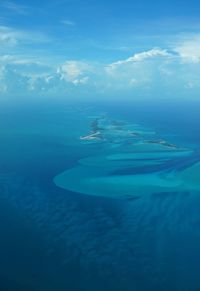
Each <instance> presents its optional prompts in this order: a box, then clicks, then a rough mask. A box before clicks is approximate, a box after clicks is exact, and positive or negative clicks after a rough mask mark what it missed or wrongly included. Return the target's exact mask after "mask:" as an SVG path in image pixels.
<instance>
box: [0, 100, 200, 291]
mask: <svg viewBox="0 0 200 291" xmlns="http://www.w3.org/2000/svg"><path fill="white" fill-rule="evenodd" d="M199 108H200V107H199V104H198V102H196V101H190V102H188V101H187V102H180V101H176V102H175V101H174V102H172V101H170V102H167V101H164V102H145V103H144V102H133V101H126V102H125V101H124V102H119V101H118V102H115V103H113V102H112V103H111V102H93V103H92V104H88V103H87V104H86V103H84V102H83V101H81V102H78V103H75V102H74V103H72V102H70V103H69V102H68V101H63V100H62V101H59V102H58V101H55V100H54V101H53V100H51V101H47V100H46V101H40V102H39V101H34V102H33V101H29V102H19V103H18V104H17V103H16V104H13V103H11V102H9V101H8V102H4V103H2V104H1V108H0V290H2V291H4V290H8V291H10V290H11V291H12V290H13V291H15V290H17V291H18V290H20V291H21V290H34V291H35V290H39V291H40V290H41V291H43V290H45V291H48V290H52V291H54V290H55V291H57V290H60V291H64V290H70V291H73V290H77V291H79V290H80V291H94V290H95V291H100V290H101V291H102V290H106V291H107V290H109V291H143V290H144V291H151V290H153V291H154V290H159V291H169V290H170V291H174V290H178V291H179V290H180V291H198V290H200V276H199V275H200V271H199V270H200V251H199V246H200V193H191V192H190V193H188V192H183V193H169V194H168V193H165V194H163V193H159V194H156V195H150V196H149V197H148V198H145V199H136V200H129V199H120V200H118V199H110V198H103V197H94V196H87V195H84V194H81V193H73V192H69V191H67V190H62V189H60V188H58V187H56V186H55V184H54V183H53V178H54V177H55V176H56V175H57V174H59V173H61V172H62V171H64V170H66V169H67V168H70V167H72V166H73V165H75V164H76V163H77V161H78V160H79V159H80V158H82V157H86V156H89V155H91V154H92V153H93V151H95V152H96V151H97V150H98V147H100V146H99V145H96V146H95V148H93V147H92V146H91V147H90V146H89V147H84V146H82V145H80V143H79V140H78V137H79V136H80V135H81V134H82V133H83V134H84V133H85V132H87V130H88V128H87V126H88V124H87V122H88V121H87V120H86V119H85V116H87V115H92V114H96V112H97V111H98V112H107V113H109V114H110V115H111V116H112V115H113V116H119V117H120V118H121V119H125V120H129V121H132V122H138V123H141V124H144V125H145V126H149V127H151V128H154V129H156V131H157V132H158V133H159V134H160V135H161V136H162V137H166V138H167V137H169V136H170V141H171V142H176V143H177V144H180V145H183V146H188V147H191V148H194V149H195V150H197V151H198V149H199V146H200V131H199V127H200V114H199V113H200V109H199ZM77 112H78V113H77ZM77 114H78V115H77ZM75 116H76V117H75ZM77 116H78V117H77ZM77 120H80V122H77ZM76 137H77V139H76ZM99 150H100V148H99Z"/></svg>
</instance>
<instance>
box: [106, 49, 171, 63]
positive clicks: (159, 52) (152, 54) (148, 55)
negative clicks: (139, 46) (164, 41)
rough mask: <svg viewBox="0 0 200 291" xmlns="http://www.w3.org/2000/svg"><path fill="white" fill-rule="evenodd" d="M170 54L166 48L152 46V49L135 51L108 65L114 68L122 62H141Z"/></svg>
mask: <svg viewBox="0 0 200 291" xmlns="http://www.w3.org/2000/svg"><path fill="white" fill-rule="evenodd" d="M170 56H171V54H170V53H169V52H168V51H167V50H163V49H159V48H153V49H151V50H148V51H144V52H140V53H137V54H135V55H133V56H132V57H130V58H128V59H125V60H120V61H117V62H114V63H112V64H110V65H109V66H108V67H110V68H115V67H118V66H121V65H124V64H128V63H134V62H142V61H145V60H148V59H152V58H159V57H165V58H166V57H170Z"/></svg>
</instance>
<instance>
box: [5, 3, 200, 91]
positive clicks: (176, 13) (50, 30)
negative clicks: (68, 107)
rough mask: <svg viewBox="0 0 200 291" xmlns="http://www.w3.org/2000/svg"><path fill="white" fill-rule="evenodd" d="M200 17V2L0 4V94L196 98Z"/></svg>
mask: <svg viewBox="0 0 200 291" xmlns="http://www.w3.org/2000/svg"><path fill="white" fill-rule="evenodd" d="M199 15H200V2H199V1H197V0H191V1H186V0H185V1H184V0H182V1H180V0H174V1H172V0H168V1H161V0H160V1H158V0H157V1H155V0H154V1H149V0H140V1H139V0H135V1H134V0H124V1H121V0H119V1H114V0H107V1H106V0H101V1H100V0H87V1H83V0H82V1H81V0H57V1H51V0H49V1H46V0H43V1H38V0H35V1H17V0H15V1H4V0H0V92H1V93H2V95H6V94H11V95H12V94H19V95H20V94H28V93H30V94H33V95H34V94H35V95H36V94H52V95H56V94H66V95H67V94H69V95H70V94H72V93H73V94H77V95H80V94H85V95H87V94H88V93H89V92H90V93H91V92H93V93H96V92H98V93H100V94H115V93H116V92H123V93H124V92H125V93H126V94H134V93H135V92H137V94H138V93H140V92H141V94H142V93H144V92H146V93H148V94H151V92H152V93H153V92H154V91H156V90H157V91H158V92H159V90H161V91H162V90H163V89H165V91H166V92H168V94H174V92H176V90H179V89H180V88H181V90H182V91H183V93H185V94H190V93H191V92H192V93H195V94H197V93H198V91H199V87H200V85H199V83H200V80H199V78H198V75H200V74H199V73H200V16H199ZM175 78H176V80H175Z"/></svg>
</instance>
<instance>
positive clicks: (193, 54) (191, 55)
mask: <svg viewBox="0 0 200 291" xmlns="http://www.w3.org/2000/svg"><path fill="white" fill-rule="evenodd" d="M173 49H174V51H175V52H177V53H178V55H179V56H180V58H181V59H182V61H183V62H192V63H198V62H200V34H199V35H195V36H193V37H185V38H183V39H181V40H179V41H178V43H177V44H176V46H175V47H174V48H173Z"/></svg>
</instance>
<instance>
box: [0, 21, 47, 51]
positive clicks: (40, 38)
mask: <svg viewBox="0 0 200 291" xmlns="http://www.w3.org/2000/svg"><path fill="white" fill-rule="evenodd" d="M49 41H50V39H49V37H47V36H46V35H44V34H42V33H41V32H37V31H23V30H17V29H15V28H12V27H8V26H3V25H2V26H1V25H0V48H2V47H3V48H7V47H8V48H12V47H15V46H17V45H20V44H32V43H46V42H49Z"/></svg>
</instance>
